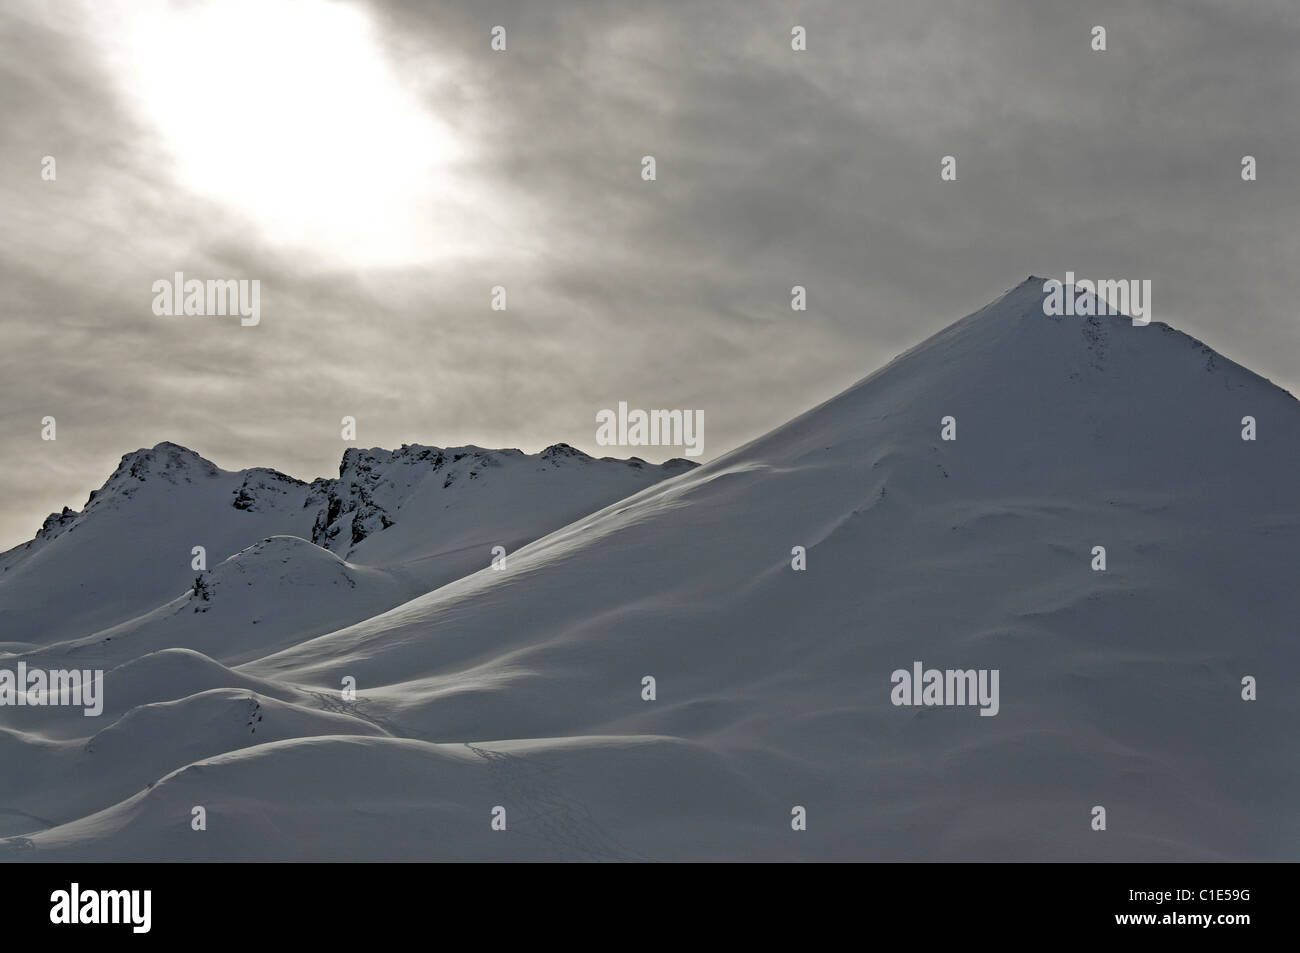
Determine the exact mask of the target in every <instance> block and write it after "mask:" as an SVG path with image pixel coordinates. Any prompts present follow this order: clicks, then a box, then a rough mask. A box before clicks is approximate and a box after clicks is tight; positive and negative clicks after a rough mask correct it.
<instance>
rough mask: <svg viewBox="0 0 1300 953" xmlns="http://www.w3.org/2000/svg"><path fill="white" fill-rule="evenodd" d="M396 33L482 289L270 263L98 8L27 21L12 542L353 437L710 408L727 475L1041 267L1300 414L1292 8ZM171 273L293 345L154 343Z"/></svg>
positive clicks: (596, 15)
mask: <svg viewBox="0 0 1300 953" xmlns="http://www.w3.org/2000/svg"><path fill="white" fill-rule="evenodd" d="M366 9H367V11H368V12H369V13H370V15H371V16H373V18H374V19H375V21H376V23H377V24H378V25H379V27H380V31H381V36H382V37H383V39H384V42H385V49H386V52H387V55H388V56H389V57H390V58H391V62H392V63H393V64H394V68H395V69H396V70H398V71H399V73H400V74H401V75H403V76H409V77H411V82H412V86H413V87H414V86H415V85H416V79H417V77H419V78H420V88H421V89H424V88H426V87H425V85H424V71H426V70H427V69H429V68H430V67H431V66H432V67H435V68H436V69H435V71H436V73H437V75H438V76H439V77H440V78H439V79H438V81H437V82H436V83H433V84H431V85H429V86H428V87H427V88H428V90H429V92H428V93H427V94H426V99H425V105H426V107H427V109H428V110H429V111H430V113H431V114H434V115H437V116H438V117H439V118H440V119H442V120H443V121H444V122H446V123H447V124H449V125H450V126H451V127H452V128H453V129H455V130H456V131H457V133H458V135H460V136H461V137H462V138H463V140H464V141H465V142H466V143H468V144H469V145H470V147H471V156H472V158H471V160H470V162H469V164H468V165H467V167H466V168H465V169H464V170H463V172H464V174H465V175H466V176H467V177H468V181H470V182H472V183H473V186H474V191H473V196H472V197H466V200H465V201H466V202H467V203H469V207H465V203H461V204H456V205H448V206H447V207H446V208H445V209H441V210H440V211H439V213H438V215H436V216H434V217H432V218H431V220H430V229H431V230H433V231H435V232H436V231H437V230H438V229H439V228H440V227H442V226H444V225H447V224H449V221H450V219H451V218H453V217H454V219H455V224H456V227H457V228H458V229H459V230H460V232H462V233H465V234H470V235H474V236H479V237H481V239H482V242H480V243H478V246H476V247H474V248H472V249H470V250H469V251H467V253H466V254H464V255H458V256H456V257H455V258H454V259H452V258H446V259H444V258H439V257H431V258H430V260H429V261H427V262H419V263H416V264H413V265H404V266H402V267H395V268H377V267H366V268H360V267H354V268H348V267H344V266H340V265H333V264H327V263H325V261H324V259H322V258H319V257H317V256H313V255H312V254H311V253H310V250H306V251H305V250H303V249H301V248H290V247H284V246H276V245H274V244H272V243H271V242H270V241H268V240H267V239H266V237H265V236H263V235H260V234H258V233H257V232H256V231H253V230H250V228H249V226H248V223H247V221H246V220H245V219H244V218H243V217H242V216H241V213H240V212H239V210H237V209H231V208H227V207H224V206H222V205H220V204H217V203H215V202H214V201H212V200H210V199H205V198H202V197H199V196H196V195H194V194H192V193H190V192H188V191H187V190H186V189H185V188H183V187H182V186H180V185H179V184H178V183H177V180H176V179H175V178H174V177H173V176H172V174H171V167H170V160H169V159H168V157H167V155H166V154H165V153H164V152H163V151H162V148H161V146H160V145H159V137H158V135H157V130H156V129H153V128H151V127H150V125H149V123H148V121H147V119H146V118H144V117H142V116H140V115H139V114H138V113H137V112H136V111H135V109H134V107H133V105H132V103H131V102H129V101H128V99H127V98H126V97H125V96H124V94H123V91H122V90H121V89H120V88H119V84H117V83H116V82H115V77H114V75H112V72H111V70H110V69H109V67H108V66H107V65H106V62H105V60H104V59H103V57H102V56H101V55H99V51H98V45H99V44H101V43H102V41H103V37H102V36H96V35H95V34H94V32H93V31H91V30H89V29H88V28H87V27H86V24H85V21H84V19H83V18H81V17H79V16H78V14H77V13H76V8H75V7H73V6H68V7H66V8H64V9H61V10H58V11H56V12H53V13H51V12H49V11H48V10H47V9H46V8H45V7H44V6H43V5H41V6H38V5H36V4H32V5H29V6H22V5H19V6H17V7H12V8H8V9H6V11H5V12H4V13H2V14H0V17H3V18H4V20H5V22H4V25H3V28H2V29H0V44H2V45H3V54H4V55H3V57H0V71H3V82H0V109H3V114H4V124H5V129H6V135H5V137H4V139H3V141H2V142H0V173H2V177H0V202H3V207H4V208H5V209H6V214H5V215H4V216H3V218H2V219H0V234H2V235H3V242H2V244H0V277H2V278H3V282H2V283H0V309H2V311H0V313H3V316H4V328H5V330H4V345H5V346H4V347H3V348H2V349H0V371H3V383H2V384H0V387H2V388H3V399H4V407H5V413H4V415H3V419H2V421H0V440H3V441H4V444H3V445H4V447H5V448H6V450H7V453H6V454H5V457H4V461H5V462H4V465H3V466H2V467H0V546H5V545H10V544H14V543H18V542H21V541H22V540H24V539H27V538H29V537H30V536H31V534H32V532H33V531H34V530H35V529H36V527H37V526H38V525H39V523H40V520H41V518H42V517H43V516H44V514H45V513H47V512H49V511H51V510H54V509H58V508H59V507H60V506H62V505H65V504H67V505H72V506H74V507H78V506H80V505H81V503H82V502H83V501H84V499H85V496H86V494H87V493H88V491H89V490H90V489H92V488H93V487H95V486H98V485H99V483H100V482H102V480H103V479H104V477H105V476H107V474H108V472H109V471H110V470H111V469H112V467H113V466H114V465H115V464H116V461H117V458H118V457H119V456H120V455H121V454H122V453H124V452H127V451H129V450H133V449H135V448H136V447H139V446H148V445H152V444H154V443H156V442H158V441H160V440H163V439H169V440H174V441H176V442H179V443H183V444H186V445H187V446H190V447H193V448H194V449H196V450H198V451H199V452H200V453H203V454H204V455H206V456H208V457H210V458H212V459H214V460H215V461H216V462H217V463H218V464H220V465H222V466H224V467H227V468H233V467H241V466H251V465H267V466H275V467H278V468H280V469H283V470H286V471H287V472H290V473H293V474H294V475H296V476H300V477H304V478H309V477H312V476H316V475H321V474H325V473H332V472H334V470H335V469H336V467H337V461H338V458H339V456H340V454H341V452H342V450H343V444H342V443H341V441H340V440H339V432H338V422H339V418H340V417H341V416H343V415H344V414H351V415H354V416H356V417H357V418H358V421H359V431H360V432H359V438H360V442H361V443H362V444H364V445H367V446H372V445H380V446H394V445H396V444H398V443H401V442H423V443H434V444H439V445H454V444H461V443H470V442H472V443H477V444H479V445H484V446H518V447H521V448H523V449H526V450H537V449H540V448H541V447H543V446H546V445H547V444H550V443H554V442H557V441H567V442H569V443H572V444H574V445H576V446H579V447H582V448H583V449H586V450H588V451H591V452H597V453H604V452H606V451H605V450H604V449H603V448H599V447H596V446H595V445H594V439H593V438H594V432H595V420H594V415H595V411H596V410H597V409H599V408H601V407H606V406H612V405H613V404H615V403H616V402H617V401H618V400H627V401H629V403H631V404H632V405H633V406H658V407H690V408H695V407H699V408H702V409H704V411H705V416H706V421H707V425H706V438H707V443H706V450H707V456H713V455H716V454H717V453H720V452H723V451H725V450H727V449H730V448H731V447H733V446H736V445H738V444H739V443H742V442H744V441H745V440H747V439H749V438H752V437H754V436H757V435H759V434H760V433H762V432H764V431H766V430H768V429H770V428H771V427H773V426H776V425H778V424H780V423H782V422H784V421H785V420H787V419H788V418H790V417H791V416H794V415H795V414H797V413H799V412H800V411H802V410H804V409H806V408H807V407H808V406H811V405H812V404H814V403H816V402H817V401H819V400H822V399H825V398H827V397H829V396H831V395H833V394H834V393H836V392H837V391H839V390H840V389H842V388H843V387H845V386H847V385H849V384H850V383H852V382H853V381H854V380H856V379H858V378H859V377H861V376H863V375H865V374H866V373H868V372H870V371H871V370H873V369H874V368H875V367H877V366H879V365H880V364H882V363H884V362H885V361H887V360H888V359H890V358H891V357H893V356H894V355H895V354H897V353H898V352H899V351H901V350H902V349H904V348H906V347H907V346H910V345H911V344H913V343H915V342H917V341H919V340H921V339H922V338H924V337H925V336H927V335H929V334H931V333H933V332H934V331H936V330H938V329H939V328H941V327H943V326H945V325H946V324H948V323H950V322H951V321H953V320H955V319H956V318H958V317H960V316H961V315H963V314H965V313H967V312H969V311H972V310H974V309H975V308H977V307H979V306H981V305H983V304H984V303H986V302H987V301H988V300H989V299H991V298H993V297H994V296H996V295H997V294H999V293H1000V292H1001V291H1003V290H1005V289H1006V288H1007V287H1010V286H1011V285H1013V284H1015V283H1017V282H1018V281H1020V280H1021V279H1023V278H1024V277H1025V276H1026V275H1028V274H1030V273H1034V274H1054V275H1060V274H1063V273H1064V272H1065V271H1066V270H1067V269H1070V270H1073V271H1075V272H1076V273H1078V274H1079V275H1081V276H1094V275H1095V276H1105V277H1141V278H1150V279H1151V280H1152V281H1153V284H1154V300H1155V309H1156V311H1155V317H1156V319H1157V320H1164V321H1168V322H1169V323H1172V324H1174V325H1176V326H1178V327H1180V328H1182V329H1183V330H1186V331H1188V332H1189V333H1191V334H1193V335H1195V336H1196V337H1199V338H1201V339H1202V340H1204V341H1206V342H1207V343H1209V344H1210V345H1211V346H1213V347H1215V348H1216V349H1218V350H1220V351H1222V352H1223V353H1225V354H1226V355H1228V356H1229V357H1231V358H1233V359H1234V360H1237V361H1240V362H1241V363H1244V364H1246V365H1247V366H1249V367H1251V368H1252V369H1254V370H1256V371H1258V372H1259V373H1262V374H1263V375H1265V376H1266V377H1269V378H1271V379H1272V380H1274V381H1275V382H1277V383H1279V384H1280V385H1282V386H1284V387H1286V388H1287V389H1289V390H1291V391H1292V392H1293V393H1294V392H1297V390H1300V387H1298V386H1297V385H1300V374H1298V373H1297V371H1296V368H1297V367H1298V366H1300V333H1298V332H1297V320H1296V319H1297V316H1296V309H1295V305H1294V302H1295V300H1296V292H1297V278H1296V277H1295V275H1296V268H1295V262H1296V260H1297V253H1298V252H1300V247H1297V246H1298V240H1297V230H1296V228H1295V222H1296V221H1297V212H1300V208H1297V205H1298V204H1300V199H1297V194H1296V190H1295V189H1294V181H1295V171H1296V170H1295V165H1296V158H1295V157H1296V155H1297V152H1298V151H1300V123H1297V122H1296V120H1295V117H1294V103H1295V101H1296V94H1297V92H1298V91H1300V60H1297V58H1296V57H1295V56H1294V51H1295V49H1296V48H1297V46H1300V8H1297V7H1296V6H1295V4H1294V3H1291V2H1284V0H1278V2H1272V3H1268V2H1253V3H1251V4H1248V5H1235V6H1233V7H1232V8H1224V7H1222V5H1220V4H1214V3H1208V2H1206V3H1186V2H1180V3H1174V2H1158V0H1152V2H1145V3H1138V4H1133V3H1094V4H1089V5H1087V9H1086V10H1085V9H1083V8H1082V5H1079V4H1076V3H1070V2H1066V0H1050V2H1043V0H1037V2H1030V0H1023V2H1021V0H995V2H987V3H981V4H978V5H973V4H952V3H948V2H944V3H939V2H935V0H889V2H879V3H872V4H846V3H805V4H801V5H798V7H797V8H791V7H788V6H787V5H785V4H778V3H768V2H748V0H733V2H706V3H702V4H697V3H692V4H685V3H670V4H665V5H656V6H655V7H653V8H646V7H644V6H643V5H638V4H633V3H629V2H626V0H623V2H617V3H615V2H607V3H576V2H573V3H547V4H537V3H524V2H518V3H502V2H496V3H494V2H487V3H477V2H475V3H471V2H460V3H424V2H421V3H415V2H410V3H402V2H395V0H394V2H377V3H375V4H373V5H368V6H367V7H366ZM498 23H500V24H503V25H505V26H506V27H507V30H508V33H509V51H508V52H507V53H506V54H504V55H501V54H493V53H492V52H491V51H490V50H489V49H488V32H489V29H490V28H491V27H492V26H493V25H495V24H498ZM795 23H799V24H801V25H803V26H805V27H806V28H807V30H808V35H809V50H808V52H806V53H800V54H796V53H793V52H792V51H791V50H790V47H789V30H790V27H791V26H792V25H793V24H795ZM1094 23H1096V24H1102V25H1105V26H1106V27H1107V30H1108V40H1109V49H1108V50H1107V51H1106V52H1104V53H1093V52H1092V51H1090V50H1089V47H1088V40H1089V31H1090V29H1091V27H1092V26H1093V24H1094ZM237 64H238V60H237V58H235V59H233V60H232V69H237V68H238V65H237ZM340 68H341V69H342V68H346V65H345V64H341V66H340ZM339 134H340V135H346V134H347V130H345V129H344V130H339ZM250 148H256V143H251V144H250ZM1247 153H1249V154H1252V155H1255V156H1257V157H1258V160H1259V168H1260V180H1259V181H1258V182H1255V183H1250V184H1247V183H1243V182H1241V181H1240V177H1239V163H1240V159H1241V156H1242V155H1243V154H1247ZM45 154H52V155H55V156H56V157H57V159H58V162H59V177H58V181H57V182H55V183H46V182H42V181H41V180H40V176H39V169H40V159H41V157H42V156H43V155H45ZM643 154H653V155H655V156H656V158H657V160H658V166H659V180H658V181H657V182H655V183H645V182H642V181H641V180H640V178H639V161H640V157H641V156H642V155H643ZM945 154H952V155H955V156H956V157H957V162H958V180H957V181H956V182H953V183H943V182H940V180H939V174H938V172H939V160H940V157H941V156H943V155H945ZM274 158H275V157H274V156H268V157H267V160H268V161H274ZM382 172H383V168H382V158H380V160H379V161H378V164H377V168H376V174H377V175H381V174H382ZM320 200H321V202H322V203H328V202H330V201H331V197H330V196H329V195H322V196H321V199H320ZM439 216H446V219H440V218H439ZM176 270H183V271H185V272H186V273H187V274H190V275H193V276H199V277H214V276H249V277H258V278H260V279H261V280H262V284H263V315H264V317H263V323H262V325H261V326H260V327H258V328H256V329H240V328H239V327H238V325H237V323H229V322H227V323H221V322H219V321H212V320H210V319H205V318H172V319H165V318H158V317H155V316H154V315H153V314H152V313H151V311H150V307H149V306H150V302H151V300H152V295H151V293H150V291H149V288H150V285H151V283H152V282H153V280H155V279H156V278H160V277H164V276H169V275H170V274H171V273H172V272H173V271H176ZM495 284H502V285H505V286H506V287H507V288H508V290H509V295H510V308H509V310H508V311H506V312H493V311H490V310H489V308H488V289H489V288H490V287H491V286H492V285H495ZM793 284H802V285H805V286H807V288H808V292H809V310H808V311H807V312H805V313H800V314H796V313H792V312H791V311H790V308H789V290H790V286H791V285H793ZM45 414H53V415H55V416H56V417H57V418H58V421H59V439H58V441H56V442H55V443H46V442H42V441H41V440H40V439H39V421H40V418H41V417H42V416H44V415H45ZM643 455H644V456H646V457H648V458H649V459H654V460H659V459H663V458H665V457H668V456H673V455H676V452H674V451H668V452H663V453H658V454H651V453H646V454H643Z"/></svg>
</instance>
